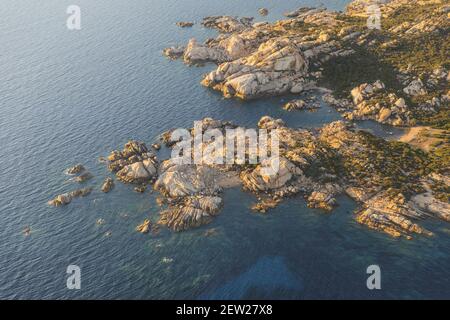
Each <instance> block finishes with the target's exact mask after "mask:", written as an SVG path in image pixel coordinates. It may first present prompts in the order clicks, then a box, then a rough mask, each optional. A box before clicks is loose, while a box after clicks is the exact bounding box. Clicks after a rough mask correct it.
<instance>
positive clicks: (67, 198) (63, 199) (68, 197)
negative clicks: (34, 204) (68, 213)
mask: <svg viewBox="0 0 450 320" xmlns="http://www.w3.org/2000/svg"><path fill="white" fill-rule="evenodd" d="M91 191H92V188H82V189H77V190H74V191H70V192H68V193H63V194H60V195H58V196H56V197H55V198H54V199H52V200H50V201H49V202H48V204H49V205H51V206H54V207H59V206H62V205H67V204H69V203H70V202H72V200H73V199H75V198H78V197H85V196H87V195H89V194H90V193H91Z"/></svg>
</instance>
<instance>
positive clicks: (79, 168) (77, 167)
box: [67, 163, 86, 174]
mask: <svg viewBox="0 0 450 320" xmlns="http://www.w3.org/2000/svg"><path fill="white" fill-rule="evenodd" d="M84 170H86V169H85V167H84V166H83V165H82V164H80V163H79V164H77V165H75V166H73V167H71V168H69V169H67V173H68V174H78V173H81V172H83V171H84Z"/></svg>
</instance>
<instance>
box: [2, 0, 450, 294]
mask: <svg viewBox="0 0 450 320" xmlns="http://www.w3.org/2000/svg"><path fill="white" fill-rule="evenodd" d="M322 2H323V3H324V4H325V5H329V7H330V8H333V9H342V8H343V7H344V4H345V3H346V2H347V1H332V0H329V1H325V0H324V1H322ZM74 3H75V4H78V5H79V6H80V7H81V11H82V30H81V31H69V30H67V29H66V26H65V20H66V17H67V15H66V13H65V11H66V8H67V6H68V5H70V4H74ZM314 4H316V5H317V1H293V0H283V1H269V0H258V1H237V0H227V1H222V0H186V1H179V0H178V1H176V0H147V1H144V0H135V1H119V0H108V1H107V0H97V1H88V0H76V1H61V0H46V1H40V2H37V1H34V2H31V1H24V0H15V1H4V3H2V6H0V17H1V19H0V48H1V49H0V74H1V75H2V77H1V78H2V81H1V84H0V141H1V149H0V173H1V176H0V177H1V178H0V222H1V227H0V230H1V232H0V298H21V299H23V298H76V299H78V298H91V299H92V298H131V299H145V298H154V299H164V298H181V299H183V298H191V299H195V298H232V299H234V298H236V299H237V298H279V299H281V298H288V299H296V298H300V299H304V298H365V299H371V298H443V297H447V298H448V297H449V296H450V294H449V289H450V270H449V266H450V254H449V252H448V249H449V247H450V226H449V225H448V224H444V223H443V222H440V221H429V222H427V223H426V226H427V227H429V228H430V229H432V230H433V231H434V232H435V233H436V235H435V237H433V238H424V237H417V238H415V239H414V240H412V241H406V240H397V239H392V238H390V237H388V236H386V235H383V234H379V233H377V232H373V231H370V230H368V229H367V228H365V227H364V226H360V225H358V224H357V223H356V222H355V221H354V219H353V217H352V212H353V210H354V209H355V207H356V205H355V203H354V202H353V201H351V200H350V199H349V198H347V197H342V198H340V199H339V202H340V206H339V207H338V208H337V209H336V210H335V211H334V212H333V213H331V214H324V213H322V212H320V211H317V210H312V209H308V208H307V207H306V205H305V202H304V201H303V199H302V198H301V197H298V198H294V199H290V200H287V201H285V202H284V203H283V204H282V205H280V206H279V207H278V208H276V209H275V210H273V211H271V212H270V214H267V215H259V214H255V213H253V212H251V210H250V209H249V207H250V205H251V204H252V203H253V201H254V198H253V197H252V196H251V195H248V194H246V193H243V192H241V191H240V190H239V189H232V190H228V191H226V193H225V208H224V209H223V210H222V211H221V214H220V215H219V216H218V217H217V218H216V219H215V220H214V222H213V223H212V224H210V225H208V226H205V227H202V228H199V229H195V230H191V231H188V232H184V233H172V232H170V231H168V230H164V229H163V230H162V232H161V233H160V234H159V235H157V236H153V235H141V234H138V233H137V232H135V231H134V228H135V227H136V225H137V224H138V223H140V222H142V221H143V220H144V219H145V218H147V217H151V219H152V220H153V221H156V219H157V216H158V210H159V209H158V207H157V205H156V203H155V195H154V194H150V193H149V192H147V193H145V194H137V193H135V192H133V191H132V187H131V186H126V185H122V184H119V183H117V184H116V188H115V189H114V190H113V191H112V192H111V193H109V194H106V195H105V194H103V193H102V192H100V191H99V185H100V184H101V182H102V181H103V179H104V177H105V176H107V175H108V172H107V170H106V168H105V166H104V165H103V164H100V163H98V157H99V156H104V155H107V154H108V153H109V152H110V151H111V150H113V149H117V148H120V147H121V146H122V145H123V144H124V143H125V142H126V141H127V140H128V139H130V138H135V139H140V140H144V141H146V142H148V143H151V142H152V141H153V139H154V138H155V137H156V136H157V135H158V134H159V133H161V132H162V131H164V130H167V129H169V128H172V127H180V126H181V127H183V126H185V127H186V126H191V125H192V121H194V120H198V119H201V118H203V117H205V116H210V117H215V118H219V119H226V120H232V121H234V122H236V123H238V124H241V125H247V126H254V125H255V124H256V122H257V121H258V120H259V118H260V117H261V116H263V115H266V114H269V115H272V116H275V117H281V118H283V119H284V120H285V121H286V122H287V123H288V124H289V125H291V126H298V127H316V126H320V125H322V124H324V123H327V122H330V121H333V120H336V119H339V118H340V117H339V115H338V114H337V113H336V112H334V111H333V110H331V109H330V108H328V107H327V106H323V108H322V109H320V111H318V112H315V113H303V112H297V113H295V112H291V113H288V112H285V111H283V110H282V109H281V108H280V106H281V105H282V104H283V101H284V100H286V98H272V99H264V100H259V101H254V102H250V103H243V102H240V101H236V100H223V99H222V98H221V96H220V95H218V94H217V93H214V92H212V91H210V90H208V89H205V88H203V87H201V86H200V85H199V81H200V79H201V75H202V74H203V73H205V72H207V71H209V70H210V69H211V68H212V66H211V65H206V66H204V67H201V68H197V67H186V66H184V65H183V64H182V63H180V62H173V61H168V60H166V59H165V58H164V57H163V56H162V55H161V50H162V49H163V48H164V47H167V46H169V45H175V44H180V43H185V42H186V41H187V40H188V39H189V38H191V37H196V38H198V39H200V40H202V39H205V38H206V37H210V36H213V35H214V34H215V32H214V31H212V30H206V29H203V28H201V27H200V25H199V24H197V25H196V26H194V27H193V28H192V29H180V28H178V27H177V26H175V22H177V21H180V20H188V21H190V20H195V21H200V20H201V18H202V17H204V16H207V15H216V14H231V15H246V16H255V17H256V19H257V21H262V20H264V19H270V20H275V19H279V18H281V13H282V12H284V11H287V10H293V9H295V8H297V7H299V6H302V5H314ZM260 7H267V8H269V10H270V15H269V16H268V17H266V18H262V17H259V16H258V15H257V9H258V8H260ZM363 126H366V127H369V128H370V129H372V130H374V132H376V133H377V134H380V135H386V131H389V130H391V129H389V128H388V129H387V128H384V127H380V126H377V125H374V124H370V123H365V124H363ZM80 162H81V163H83V164H84V165H85V166H86V167H87V168H88V169H89V170H90V171H91V172H92V173H93V174H94V175H95V178H94V179H93V180H92V181H90V182H89V183H88V184H87V185H91V186H95V187H96V190H95V191H94V192H93V193H92V194H91V195H90V196H89V197H87V198H83V199H76V200H74V201H73V202H72V203H71V204H70V205H68V206H66V207H62V208H51V207H49V206H48V205H47V204H46V203H47V201H48V200H49V199H50V198H52V197H53V196H54V195H56V194H59V193H62V192H67V191H70V190H72V189H74V188H76V187H77V185H76V183H74V182H71V181H68V177H67V176H66V175H65V174H64V170H65V169H66V168H68V167H69V166H71V165H74V164H76V163H80ZM99 218H103V219H104V220H105V221H106V223H105V224H104V225H101V226H98V225H96V220H97V219H99ZM26 225H30V226H31V228H32V234H31V236H29V237H25V236H24V235H23V234H22V230H23V228H24V227H25V226H26ZM211 228H215V231H216V232H215V233H214V234H213V235H210V236H208V237H206V236H205V235H204V234H205V231H206V230H208V229H211ZM108 231H110V232H111V235H110V236H106V235H105V233H106V232H108ZM69 264H76V265H79V266H80V267H81V273H82V277H81V279H82V280H81V282H82V284H81V285H82V289H81V290H68V289H67V288H66V276H67V275H66V267H67V265H69ZM371 264H378V265H379V266H380V267H381V270H382V290H380V291H370V290H368V289H367V288H366V278H367V275H366V268H367V267H368V266H369V265H371Z"/></svg>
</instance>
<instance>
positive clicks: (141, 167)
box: [108, 140, 157, 183]
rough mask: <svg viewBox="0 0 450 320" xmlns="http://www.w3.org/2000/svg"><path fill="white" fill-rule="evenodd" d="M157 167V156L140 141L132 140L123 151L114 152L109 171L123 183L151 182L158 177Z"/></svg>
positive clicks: (110, 158) (111, 155)
mask: <svg viewBox="0 0 450 320" xmlns="http://www.w3.org/2000/svg"><path fill="white" fill-rule="evenodd" d="M156 166H157V159H156V155H155V154H154V153H152V152H149V150H148V149H147V146H146V145H145V144H144V143H142V142H139V141H134V140H131V141H129V142H128V143H126V144H125V146H124V149H123V150H122V151H113V152H111V154H110V155H109V156H108V169H109V170H110V171H111V172H114V173H115V174H116V176H117V179H119V180H121V181H123V182H128V183H145V182H150V181H151V180H153V179H154V178H155V176H156Z"/></svg>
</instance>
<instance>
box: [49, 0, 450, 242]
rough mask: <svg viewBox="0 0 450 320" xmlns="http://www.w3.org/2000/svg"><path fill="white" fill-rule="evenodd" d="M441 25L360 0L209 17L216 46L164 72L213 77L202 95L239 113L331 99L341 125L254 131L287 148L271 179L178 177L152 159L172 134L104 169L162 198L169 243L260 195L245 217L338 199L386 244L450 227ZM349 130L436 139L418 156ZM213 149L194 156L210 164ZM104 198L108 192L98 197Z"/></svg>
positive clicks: (211, 171)
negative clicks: (306, 97)
mask: <svg viewBox="0 0 450 320" xmlns="http://www.w3.org/2000/svg"><path fill="white" fill-rule="evenodd" d="M374 2H376V3H377V4H378V6H379V8H380V12H381V14H382V20H381V29H372V28H368V25H367V20H368V14H367V6H368V5H369V4H373V3H374ZM260 13H261V14H264V13H265V12H260ZM449 13H450V6H449V5H448V4H446V2H445V1H440V0H433V1H420V0H417V1H414V0H413V1H411V0H392V1H363V0H356V1H353V2H351V3H350V4H349V5H348V7H347V9H346V11H345V12H334V11H329V10H326V9H325V8H300V9H298V10H295V11H292V12H289V13H286V19H284V20H280V21H277V22H274V23H268V22H259V23H254V22H253V18H249V17H242V18H240V17H233V16H212V17H206V18H204V20H203V22H202V25H203V26H204V27H207V28H213V29H216V30H217V32H218V35H217V37H216V38H212V39H208V40H206V41H205V42H204V43H200V42H198V41H197V40H195V39H191V40H190V41H189V42H188V43H187V44H186V45H180V46H177V47H171V48H167V49H165V50H164V54H165V55H166V56H167V57H169V58H170V59H182V60H183V62H184V63H186V64H188V65H197V64H204V63H211V66H212V71H211V72H209V73H207V74H206V75H204V77H203V79H201V84H202V85H203V86H205V87H208V88H211V89H213V90H217V91H219V92H221V93H222V95H223V96H224V97H225V98H237V99H243V100H249V99H258V98H261V97H266V96H274V95H282V94H290V95H298V96H299V97H298V98H297V99H294V100H292V101H290V102H288V103H287V104H286V105H285V109H286V110H292V112H301V111H298V110H304V109H314V108H315V107H316V106H315V105H308V104H307V103H305V101H303V100H302V98H303V97H302V96H301V94H302V93H304V92H305V91H306V90H311V89H317V88H326V89H327V92H328V93H327V94H325V95H323V100H324V101H325V102H326V103H328V104H329V105H331V106H333V107H334V108H336V110H338V111H339V112H340V113H341V114H342V117H343V119H342V120H341V121H335V122H332V123H329V124H327V125H324V126H323V127H321V128H316V129H302V128H291V127H288V126H287V125H286V124H285V123H284V122H283V120H281V119H274V118H272V117H270V116H265V117H262V118H261V119H260V121H259V122H258V123H257V124H255V128H260V129H267V130H274V129H276V130H278V132H279V134H280V136H282V137H283V139H281V141H280V153H279V170H278V171H277V172H276V174H274V175H268V174H267V173H265V171H264V170H262V167H263V165H264V163H259V164H250V163H249V162H245V163H240V164H233V165H229V164H210V163H209V162H208V161H206V160H207V159H203V160H205V161H203V162H202V164H177V163H174V162H173V161H171V159H158V157H157V153H158V150H159V149H160V147H161V146H160V145H161V144H162V145H164V147H165V148H169V149H171V148H174V147H176V145H177V143H178V142H179V141H172V140H171V131H168V132H164V133H161V136H160V141H153V144H152V147H151V148H149V147H147V146H146V144H145V143H144V142H140V141H134V140H132V141H129V142H128V143H127V144H126V145H125V146H124V148H123V150H117V151H112V152H111V154H110V155H109V156H108V157H107V167H108V169H109V171H110V172H111V173H113V174H114V175H115V176H116V178H117V180H119V181H121V182H123V183H130V184H135V185H136V186H137V188H138V189H139V190H145V188H146V187H147V186H152V187H153V189H154V190H156V191H158V192H159V194H160V197H159V198H158V202H159V204H160V205H161V206H163V208H162V210H161V213H160V219H159V221H158V224H160V225H165V226H167V227H168V228H170V229H172V230H174V231H183V230H187V229H189V228H193V227H198V226H201V225H204V224H207V223H209V222H210V221H212V220H213V219H214V217H215V216H216V215H218V214H220V210H221V208H222V206H223V197H222V193H223V190H224V189H226V188H230V187H237V186H240V187H241V188H242V189H243V190H244V191H246V192H249V193H252V194H254V195H255V199H257V201H256V202H255V204H254V205H253V206H252V209H253V210H255V211H257V212H262V213H263V212H267V211H268V210H270V209H271V208H274V207H276V206H277V205H278V204H279V203H280V202H282V201H283V200H284V199H286V198H288V197H294V196H303V197H304V198H305V200H306V201H307V204H308V206H309V207H311V208H317V209H321V210H323V211H325V212H331V211H332V210H333V208H334V207H336V206H337V205H339V204H338V201H337V196H338V195H340V194H347V195H348V196H349V197H351V198H352V199H354V200H355V201H356V202H357V203H358V204H359V208H358V210H357V211H356V212H355V213H354V218H355V220H356V221H357V222H359V223H361V224H363V225H366V226H367V227H369V228H371V229H374V230H378V231H382V232H385V233H387V234H389V235H391V236H394V237H404V238H407V239H411V238H412V237H413V236H414V235H418V234H421V235H426V236H431V235H432V232H430V231H429V230H427V229H426V228H425V227H423V226H422V225H421V223H420V222H421V221H422V220H424V219H430V218H434V219H439V220H444V221H447V222H450V205H449V195H450V178H449V174H450V170H449V163H450V150H449V146H450V144H449V141H448V130H449V129H450V122H449V119H450V118H449V101H450V91H449V89H448V80H449V79H450V73H449V72H448V69H449V68H450V65H449V60H448V52H449V51H450V50H449V49H450V48H449V41H448V40H449V39H448V35H449V24H448V19H449ZM356 120H358V121H361V120H371V121H377V122H380V123H383V124H386V125H390V126H397V127H405V128H407V127H412V126H422V127H423V128H425V130H438V131H433V132H439V135H440V137H439V139H438V141H439V145H436V146H435V147H433V148H427V149H426V150H424V148H418V147H417V145H415V144H409V143H407V142H409V141H412V139H411V140H405V141H406V143H405V142H400V141H386V140H384V139H382V138H379V137H376V136H374V135H372V134H371V133H368V132H366V131H363V130H359V129H358V128H357V127H356V126H355V124H354V121H356ZM230 128H233V129H236V128H239V127H238V126H237V125H236V124H233V123H231V122H228V121H223V120H218V119H211V118H204V119H202V120H201V130H202V131H203V132H206V131H207V130H212V129H214V130H218V131H219V132H221V133H225V132H226V130H227V129H230ZM241 129H243V130H245V129H247V128H241ZM188 130H189V131H191V132H192V131H193V130H194V128H188ZM212 143H213V141H203V142H202V143H201V145H197V146H196V147H198V148H200V150H205V149H207V148H208V147H210V145H211V144H212ZM246 150H247V149H246ZM225 151H226V150H225ZM246 155H247V156H248V154H246ZM222 156H223V155H222ZM73 171H76V172H81V171H83V170H81V168H75V169H73ZM112 187H113V180H112V179H111V178H108V179H106V180H105V181H104V183H103V186H102V190H103V191H104V192H108V191H110V190H111V189H112ZM84 195H87V192H82V193H80V194H79V195H78V194H73V195H72V194H69V195H62V196H63V197H62V196H58V197H56V198H55V199H54V200H53V202H52V204H54V205H60V204H66V203H68V202H70V201H66V198H67V197H69V196H70V198H72V197H74V196H84ZM150 225H151V222H150V221H149V220H146V221H144V223H143V224H142V225H140V226H138V228H137V230H138V231H139V232H143V233H146V232H148V230H149V228H150Z"/></svg>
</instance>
